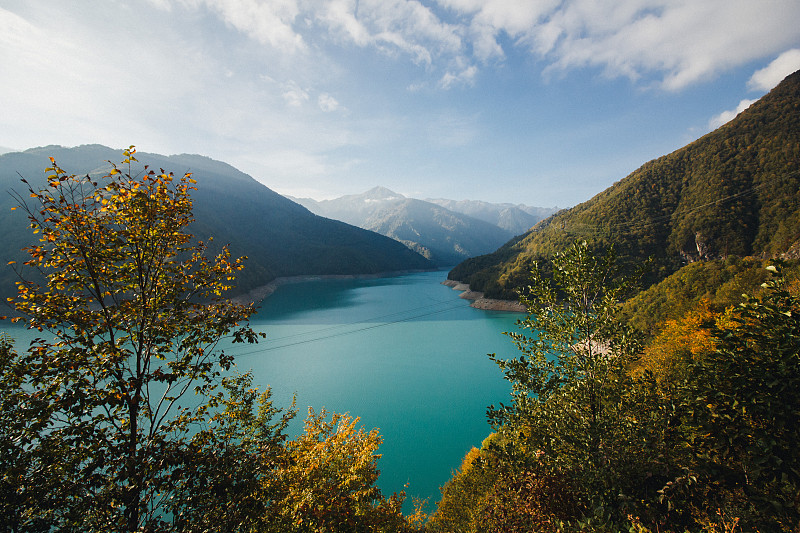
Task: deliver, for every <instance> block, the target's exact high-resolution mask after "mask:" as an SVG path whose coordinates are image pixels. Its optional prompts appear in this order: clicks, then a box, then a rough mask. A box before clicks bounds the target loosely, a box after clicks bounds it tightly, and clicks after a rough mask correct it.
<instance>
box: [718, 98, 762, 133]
mask: <svg viewBox="0 0 800 533" xmlns="http://www.w3.org/2000/svg"><path fill="white" fill-rule="evenodd" d="M755 102H756V100H742V101H741V102H739V105H738V106H736V109H732V110H730V111H723V112H722V113H720V114H719V115H715V116H713V117H711V120H709V121H708V127H709V128H710V129H712V130H715V129H717V128H719V127H720V126H722V125H723V124H725V123H727V122H730V121H731V120H733V119H734V118H736V115H738V114H739V113H741V112H742V111H744V110H745V109H747V108H748V107H750V106H751V105H753V104H754V103H755Z"/></svg>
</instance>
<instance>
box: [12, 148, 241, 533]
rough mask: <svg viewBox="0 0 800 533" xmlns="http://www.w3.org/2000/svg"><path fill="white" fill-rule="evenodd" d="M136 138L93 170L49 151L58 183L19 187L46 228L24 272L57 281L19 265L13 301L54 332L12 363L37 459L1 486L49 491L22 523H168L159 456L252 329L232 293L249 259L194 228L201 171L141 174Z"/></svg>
mask: <svg viewBox="0 0 800 533" xmlns="http://www.w3.org/2000/svg"><path fill="white" fill-rule="evenodd" d="M134 153H135V150H134V149H133V147H131V148H130V149H129V150H126V151H125V152H124V154H125V159H124V160H123V161H122V163H121V164H120V165H119V166H117V165H113V168H112V169H111V170H110V171H109V172H108V173H107V174H106V175H105V176H103V177H101V178H99V179H96V180H95V179H92V178H90V177H89V176H85V177H80V176H76V175H70V174H67V172H65V171H64V170H63V169H61V168H60V167H59V166H58V165H57V164H56V162H55V160H52V158H51V160H52V163H53V164H52V166H51V167H50V168H48V169H47V172H49V173H50V174H49V176H48V183H47V187H46V188H43V189H38V190H37V189H34V188H33V187H31V186H30V185H28V187H29V190H28V194H29V198H28V199H24V198H22V197H21V196H20V197H19V200H20V204H21V207H22V208H23V209H24V210H25V211H26V212H27V214H28V218H29V220H30V227H31V228H32V229H33V232H34V233H35V234H37V235H39V237H40V238H39V243H38V244H36V245H34V246H31V247H29V248H27V252H28V254H29V255H30V259H29V260H28V261H27V262H26V263H25V267H24V268H23V269H21V270H20V272H21V276H22V277H23V278H24V277H25V276H26V273H29V272H30V269H33V270H35V271H38V272H40V273H41V274H42V276H43V279H45V280H46V282H45V283H44V284H41V285H40V284H37V283H35V282H33V281H25V279H23V280H22V281H20V282H19V283H18V295H17V297H16V298H15V299H13V300H14V305H15V306H16V309H17V311H18V312H19V313H20V314H21V315H22V316H23V318H22V320H23V321H24V322H25V323H26V324H27V326H28V328H31V329H34V330H39V331H41V332H44V333H43V335H42V337H41V338H38V339H36V340H35V341H34V342H33V343H32V345H31V347H30V349H29V350H28V351H27V352H26V353H25V354H23V355H21V356H19V357H18V358H11V360H10V361H9V362H8V365H12V366H13V369H14V371H15V372H16V373H18V374H21V375H22V376H23V378H22V379H21V381H20V382H18V383H11V384H9V386H11V385H14V387H12V388H13V390H14V393H15V394H17V395H20V396H21V399H22V400H23V402H22V405H23V406H24V407H22V408H24V409H26V411H25V412H24V413H21V414H22V415H23V416H25V419H26V421H27V423H28V426H27V428H25V429H24V430H22V431H18V432H17V437H18V438H17V440H16V441H15V442H16V443H18V444H17V446H18V449H17V450H16V453H18V454H21V456H24V457H25V458H26V460H27V461H28V463H29V465H30V466H31V468H28V469H26V470H25V471H22V472H18V475H17V476H16V477H15V478H14V483H13V485H14V486H13V487H4V488H5V490H11V491H13V492H14V494H16V495H18V496H20V495H21V497H22V498H23V499H24V498H29V499H30V498H37V497H38V496H39V495H40V494H41V492H42V491H41V490H40V488H41V487H46V488H47V491H49V493H48V495H47V496H48V497H47V498H45V499H44V500H42V501H36V500H33V501H23V502H20V506H19V507H18V510H20V509H25V510H26V511H25V512H22V511H19V512H16V511H13V510H12V514H14V513H15V512H16V517H15V520H17V521H20V522H21V523H26V521H27V523H31V521H33V520H34V519H33V518H32V517H29V516H28V514H29V513H30V512H31V509H36V510H37V514H38V515H39V516H38V518H36V520H39V522H40V523H41V524H40V525H41V526H42V527H43V528H44V529H47V528H48V527H54V528H58V529H61V530H88V529H93V528H94V529H104V530H118V531H122V530H125V531H134V530H139V529H140V528H151V529H152V528H153V527H156V526H158V525H159V524H160V523H161V522H162V519H163V518H164V514H163V510H164V504H165V501H166V500H167V499H168V496H169V494H170V491H171V480H170V470H171V467H170V465H169V463H168V461H165V460H164V458H165V457H167V456H169V455H170V453H171V451H172V450H174V448H175V446H176V445H177V444H178V443H181V442H182V441H183V440H184V439H186V438H187V435H188V433H189V431H190V429H191V428H190V425H191V424H192V423H193V422H195V421H197V420H200V419H202V418H203V417H204V416H205V411H206V408H207V407H206V405H205V400H203V399H202V398H205V399H208V398H212V397H214V396H217V395H219V394H220V393H219V392H218V391H216V388H217V384H218V377H219V376H220V374H221V373H222V372H224V371H226V370H228V369H229V368H230V366H231V363H232V358H231V357H230V356H229V355H227V354H225V352H224V351H223V350H222V349H219V347H218V344H219V342H220V341H221V340H222V339H224V338H226V337H232V338H233V340H234V341H244V340H247V341H255V340H256V334H255V333H254V332H253V331H252V330H251V329H250V328H249V327H248V326H247V325H246V320H247V318H248V317H249V315H250V314H251V313H252V312H253V309H252V307H249V306H243V305H237V304H234V303H232V302H230V301H229V300H226V299H224V298H223V297H222V295H223V294H224V292H225V291H226V289H228V288H229V284H230V282H231V280H233V278H234V276H235V273H236V272H237V271H238V270H240V269H241V268H242V266H243V258H240V259H235V260H234V259H231V257H230V254H229V253H228V252H227V249H225V248H223V249H222V252H221V253H219V254H218V255H216V256H215V257H208V256H207V255H206V253H205V252H206V247H205V245H204V244H203V243H202V242H196V241H194V240H193V239H192V236H191V235H190V234H188V233H187V232H186V231H185V230H186V226H187V225H188V224H189V223H190V222H191V221H192V203H191V200H190V198H189V192H190V190H191V189H192V184H193V180H192V178H191V176H190V175H189V174H186V175H184V176H182V177H179V178H176V177H175V176H174V175H173V174H172V173H167V172H165V171H164V170H160V171H159V172H155V171H153V170H151V169H148V168H147V167H145V168H144V170H143V171H142V172H141V173H139V174H137V175H134V174H133V173H132V172H133V171H132V168H133V165H132V163H133V162H135V161H136V159H135V157H134ZM23 182H25V183H26V185H27V182H26V181H25V180H23ZM8 365H7V367H8ZM195 394H197V395H199V396H200V398H201V399H200V400H198V399H197V398H194V397H193V396H194V395H195ZM22 408H21V409H22ZM17 429H18V430H19V429H20V428H17ZM42 506H44V507H45V508H42ZM48 506H49V508H47V507H48Z"/></svg>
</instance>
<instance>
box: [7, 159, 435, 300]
mask: <svg viewBox="0 0 800 533" xmlns="http://www.w3.org/2000/svg"><path fill="white" fill-rule="evenodd" d="M51 156H52V157H54V158H55V159H56V162H57V163H58V164H59V166H61V167H62V168H63V169H64V170H65V171H67V172H69V173H73V174H78V175H80V174H87V173H90V174H92V175H102V173H104V172H105V171H106V170H108V169H109V168H110V166H109V164H108V161H109V160H110V161H119V160H121V159H122V151H121V150H115V149H111V148H107V147H105V146H100V145H86V146H79V147H76V148H64V147H60V146H48V147H43V148H34V149H31V150H27V151H25V152H13V153H7V154H3V155H0V191H2V194H0V225H1V227H2V228H3V231H2V233H0V265H2V266H0V293H2V295H3V296H7V295H10V294H15V289H14V281H15V279H16V275H15V274H14V271H13V270H12V268H11V267H8V266H6V264H7V263H8V261H11V260H16V261H21V260H24V259H25V258H26V256H25V254H23V253H22V252H20V249H21V248H22V247H23V246H28V245H30V244H32V243H34V242H35V241H36V239H35V236H34V235H33V234H32V233H31V230H30V229H29V228H28V220H27V218H26V217H25V214H24V213H23V212H22V210H16V211H13V212H12V211H11V208H12V207H13V206H14V205H16V203H17V202H16V200H15V199H14V198H13V197H12V195H11V194H10V191H17V192H18V193H20V194H21V195H22V197H23V199H24V198H25V197H27V193H26V190H27V189H26V188H25V186H24V184H23V183H21V182H20V177H25V178H26V179H27V180H28V181H29V182H30V183H31V184H33V185H35V186H38V185H39V184H41V185H44V183H45V182H44V178H45V172H44V169H45V168H46V167H48V166H50V161H49V159H48V157H51ZM136 157H137V159H138V160H139V162H140V163H141V164H142V165H144V164H149V165H150V166H151V168H154V169H156V170H157V169H159V168H163V169H164V170H166V171H168V172H169V171H172V172H174V173H175V174H176V175H181V174H183V173H184V172H192V177H193V178H195V179H196V180H197V190H196V191H193V192H192V195H191V197H192V200H193V202H194V216H195V220H196V221H195V222H194V223H193V224H192V225H191V226H190V232H192V233H193V234H194V235H195V236H196V237H197V238H199V239H201V240H208V238H209V237H211V236H213V237H214V243H216V246H222V245H224V244H229V245H230V249H231V252H232V254H233V255H234V256H240V255H246V256H248V261H247V263H246V265H245V269H244V270H243V271H242V272H241V273H240V275H239V277H238V278H237V282H238V286H237V292H244V291H247V290H249V289H252V288H254V287H257V286H259V285H263V284H265V283H268V282H269V281H271V280H272V279H274V278H276V277H282V276H297V275H322V274H375V273H380V272H389V271H400V270H416V269H429V268H432V267H433V265H432V264H431V263H430V262H429V261H428V260H426V259H425V258H424V257H422V256H420V255H419V254H416V253H414V252H412V251H410V250H409V249H408V248H406V247H405V246H403V245H401V244H400V243H398V242H396V241H394V240H392V239H388V238H386V237H384V236H382V235H379V234H377V233H374V232H371V231H365V230H363V229H360V228H356V227H353V226H350V225H347V224H345V223H342V222H339V221H335V220H328V219H326V218H323V217H320V216H317V215H314V214H313V213H311V212H310V211H308V210H307V209H305V208H304V207H302V206H300V205H298V204H296V203H294V202H292V201H290V200H288V199H286V198H284V197H283V196H281V195H279V194H277V193H276V192H274V191H272V190H270V189H269V188H267V187H266V186H264V185H262V184H261V183H259V182H257V181H256V180H255V179H253V178H252V177H251V176H249V175H247V174H245V173H243V172H240V171H239V170H237V169H235V168H234V167H232V166H230V165H228V164H226V163H223V162H220V161H215V160H213V159H210V158H207V157H203V156H199V155H186V154H184V155H173V156H163V155H157V154H146V153H137V154H136Z"/></svg>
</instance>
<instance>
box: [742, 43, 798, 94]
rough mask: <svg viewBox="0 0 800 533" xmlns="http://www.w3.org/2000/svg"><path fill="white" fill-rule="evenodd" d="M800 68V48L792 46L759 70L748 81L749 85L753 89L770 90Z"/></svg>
mask: <svg viewBox="0 0 800 533" xmlns="http://www.w3.org/2000/svg"><path fill="white" fill-rule="evenodd" d="M798 69H800V49H797V48H792V49H791V50H787V51H786V52H784V53H782V54H781V55H779V56H778V57H777V58H776V59H775V60H774V61H772V63H770V64H769V65H767V66H766V67H764V68H762V69H761V70H757V71H756V72H755V73H754V74H753V75H752V76H751V77H750V80H749V81H748V82H747V87H748V88H749V89H751V90H753V91H769V90H771V89H772V88H773V87H775V86H776V85H778V84H779V83H780V82H782V81H783V79H784V78H785V77H786V76H788V75H789V74H791V73H793V72H795V71H797V70H798Z"/></svg>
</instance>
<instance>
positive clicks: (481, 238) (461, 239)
mask: <svg viewBox="0 0 800 533" xmlns="http://www.w3.org/2000/svg"><path fill="white" fill-rule="evenodd" d="M293 200H295V201H296V202H298V203H300V204H301V205H303V206H305V207H307V208H308V209H309V210H311V211H312V212H314V213H316V214H318V215H321V216H325V217H328V218H333V219H337V220H342V221H344V222H347V223H348V224H353V225H355V226H359V227H361V228H365V229H369V230H372V231H376V232H378V233H381V234H382V235H386V236H388V237H391V238H394V239H396V240H398V241H400V242H402V243H404V244H405V245H406V246H408V247H409V248H410V249H412V250H415V251H417V252H419V253H421V254H422V255H424V256H426V257H428V258H430V259H431V260H433V261H434V262H436V263H437V264H439V265H442V266H445V265H452V264H456V263H458V262H460V261H462V260H463V259H465V258H467V257H471V256H475V255H480V254H484V253H487V252H489V251H492V250H494V249H496V248H497V247H498V246H500V245H501V244H503V243H505V242H507V241H508V240H509V239H510V238H512V237H513V236H514V235H515V234H514V233H513V232H512V231H511V230H509V229H507V228H504V227H501V226H499V225H498V224H496V223H495V222H496V221H497V220H498V218H499V215H496V216H494V220H495V222H492V221H491V219H492V217H491V216H489V217H485V216H484V217H483V218H481V217H476V216H471V215H469V214H466V213H463V212H459V211H456V210H452V209H449V208H447V207H445V206H443V205H440V204H438V203H435V202H430V201H427V200H419V199H416V198H408V197H406V196H404V195H402V194H399V193H397V192H394V191H392V190H390V189H388V188H386V187H383V186H376V187H373V188H372V189H369V190H367V191H365V192H363V193H361V194H350V195H345V196H341V197H339V198H335V199H332V200H321V201H317V200H313V199H311V198H293ZM450 202H454V203H455V201H450ZM474 203H476V204H480V205H481V206H483V209H484V211H492V210H494V211H496V213H497V214H499V213H500V212H501V211H502V210H503V209H506V207H505V204H504V205H503V207H490V206H493V205H496V204H489V203H488V202H474ZM509 205H510V204H509ZM531 209H533V210H536V209H541V208H531ZM518 210H519V209H518ZM519 212H521V213H522V211H521V210H519ZM524 217H527V218H525V220H526V221H529V222H530V224H525V222H523V226H524V228H525V229H524V230H523V231H526V230H527V229H529V228H530V227H531V226H532V225H533V224H535V222H537V221H538V220H540V218H536V217H535V216H534V215H529V214H527V213H525V214H524ZM487 218H488V220H487ZM518 218H519V217H518ZM511 219H512V217H511V216H509V217H508V220H511Z"/></svg>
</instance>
